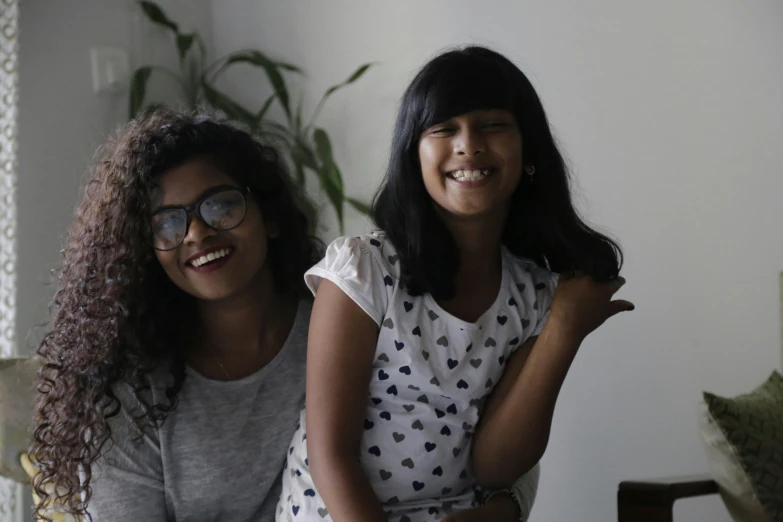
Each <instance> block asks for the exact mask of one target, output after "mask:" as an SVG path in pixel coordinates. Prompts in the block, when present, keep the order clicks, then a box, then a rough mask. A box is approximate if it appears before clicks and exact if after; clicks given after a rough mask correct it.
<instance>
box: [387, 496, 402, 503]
mask: <svg viewBox="0 0 783 522" xmlns="http://www.w3.org/2000/svg"><path fill="white" fill-rule="evenodd" d="M386 503H387V504H399V503H400V499H398V498H397V497H392V498H390V499H389V500H387V501H386Z"/></svg>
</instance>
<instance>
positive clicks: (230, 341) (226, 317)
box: [196, 267, 293, 357]
mask: <svg viewBox="0 0 783 522" xmlns="http://www.w3.org/2000/svg"><path fill="white" fill-rule="evenodd" d="M290 301H293V298H292V297H287V296H283V295H280V294H277V293H276V292H275V290H274V282H273V280H272V274H271V270H269V268H268V267H264V268H262V270H261V271H260V272H259V273H258V275H257V276H256V277H255V279H254V280H253V281H251V283H250V284H248V285H247V287H246V288H245V289H244V290H243V291H242V292H241V293H239V294H238V295H235V296H232V297H231V298H228V299H223V300H220V301H199V302H198V316H199V327H198V328H197V333H196V335H197V336H198V337H201V339H198V338H197V341H196V342H197V344H204V343H208V344H209V345H210V346H211V347H212V349H214V350H218V351H219V352H221V353H236V354H240V353H241V354H247V355H251V356H255V357H258V356H259V355H260V356H262V357H263V355H264V352H266V351H268V350H270V349H274V347H275V346H276V345H277V344H280V340H279V339H278V337H279V336H280V334H281V333H282V332H280V331H279V330H280V328H278V326H280V325H281V324H283V323H284V321H281V320H280V319H281V316H282V315H283V314H285V313H286V312H287V311H288V310H289V309H290V308H289V306H287V305H288V304H289V302H290ZM286 333H287V332H286ZM283 340H284V339H283Z"/></svg>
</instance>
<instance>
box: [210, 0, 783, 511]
mask: <svg viewBox="0 0 783 522" xmlns="http://www.w3.org/2000/svg"><path fill="white" fill-rule="evenodd" d="M213 16H214V26H213V34H214V45H215V50H216V52H217V54H222V53H226V52H230V51H233V50H235V49H238V48H240V47H243V46H257V47H260V48H261V49H264V50H266V51H267V52H268V53H270V54H271V55H273V56H275V57H279V58H285V59H286V60H287V61H289V62H293V63H296V64H299V65H301V66H302V67H304V69H305V70H306V71H307V72H308V73H309V76H308V78H307V84H306V85H307V88H308V89H309V90H308V93H309V98H308V99H309V101H311V102H313V101H314V100H315V99H316V96H317V95H319V94H320V92H322V91H323V89H325V88H326V87H328V86H329V85H330V84H332V83H335V82H336V81H339V80H341V79H342V78H343V77H344V76H345V75H347V74H348V73H349V72H350V71H351V70H352V69H353V68H354V67H355V66H356V65H358V64H359V63H361V62H365V61H380V62H381V65H379V66H378V67H377V69H375V70H374V71H372V72H371V73H370V74H369V75H368V76H367V77H366V78H365V79H363V80H362V81H361V82H360V83H359V84H357V85H356V86H355V87H353V88H351V89H350V91H348V90H346V91H344V92H342V93H340V94H339V95H337V96H336V97H335V99H334V100H332V101H333V103H332V104H331V106H330V107H328V108H327V110H326V111H325V112H324V117H323V120H322V123H323V124H324V125H325V126H326V127H327V128H328V129H329V130H330V132H331V133H332V135H333V137H334V140H335V142H336V144H335V146H336V149H337V151H336V153H337V156H338V159H339V161H340V163H341V164H342V166H343V167H344V172H345V174H346V178H347V186H348V187H350V188H351V190H353V192H354V193H356V194H360V195H365V196H369V195H370V194H371V193H372V191H373V189H374V188H375V187H376V186H377V184H378V182H379V180H380V178H381V174H382V172H383V169H384V163H385V159H386V154H387V150H388V143H389V138H390V134H391V125H392V121H393V117H394V110H395V104H396V101H397V99H398V98H399V96H400V95H401V93H402V91H403V89H404V88H405V86H406V84H407V82H408V81H409V80H410V79H411V77H412V74H413V73H414V71H415V70H416V69H417V68H418V67H419V66H420V65H421V64H422V63H423V62H424V61H425V60H426V59H427V58H428V57H430V56H431V55H433V54H434V53H435V52H437V51H438V50H440V49H442V48H444V47H446V46H449V45H453V44H461V43H468V42H479V43H483V44H489V45H491V46H493V47H495V48H496V49H498V50H500V51H502V52H504V53H506V54H507V55H508V56H509V57H511V58H512V59H514V60H515V61H516V62H517V63H518V64H519V65H520V67H521V68H522V69H523V70H524V71H525V72H527V73H528V74H529V75H530V76H531V78H532V80H533V82H534V84H535V85H536V87H537V88H538V89H539V92H540V94H541V96H542V98H543V100H544V103H545V106H546V108H547V109H548V112H549V115H550V116H551V119H552V122H553V124H554V126H555V129H556V132H557V134H558V135H559V137H560V138H561V139H562V142H563V143H564V145H565V149H566V151H567V154H568V156H569V157H570V159H571V161H572V163H573V165H574V170H575V173H576V174H577V176H578V179H579V184H580V187H581V195H582V196H583V198H584V201H585V202H586V204H585V210H586V213H587V215H588V217H589V218H590V219H591V220H593V221H594V222H596V223H599V224H602V225H605V227H606V228H607V229H608V230H609V231H611V232H612V233H613V234H615V235H616V236H618V237H619V238H620V239H621V242H622V244H623V246H624V248H625V252H626V254H627V264H626V268H625V276H626V277H627V279H628V281H629V283H628V285H627V287H626V289H625V290H624V291H623V296H624V297H628V298H630V299H633V300H634V301H635V302H636V304H637V311H636V312H635V313H634V314H631V315H626V316H624V317H622V318H618V319H616V320H613V321H612V322H611V324H609V325H607V326H606V327H605V328H603V329H602V330H601V331H600V332H598V333H596V334H594V335H593V336H592V337H590V338H589V339H588V341H587V342H586V343H585V344H584V346H583V348H582V352H581V353H580V355H579V357H578V358H577V360H576V362H575V364H574V366H573V369H572V371H571V374H570V376H569V378H568V380H567V382H566V385H565V387H564V389H563V392H562V396H561V400H560V403H559V406H558V410H557V414H556V418H555V421H554V430H553V433H552V439H551V443H550V446H549V449H548V451H547V454H546V456H545V459H544V474H543V479H542V487H541V490H540V495H539V498H538V503H537V507H536V509H535V512H534V517H533V520H534V521H535V522H539V521H550V520H558V521H587V522H598V521H606V520H614V519H616V518H615V517H616V515H615V492H616V488H617V484H618V482H620V481H621V480H623V479H629V478H639V477H651V476H666V475H673V474H681V473H692V472H702V471H706V469H707V464H706V461H705V459H704V456H703V451H702V448H701V447H700V445H699V437H698V433H697V427H696V426H697V424H696V418H695V409H696V408H695V405H696V402H697V401H698V400H699V398H700V393H701V392H702V390H711V391H714V392H717V393H722V394H734V393H739V392H742V391H746V390H749V389H750V388H751V387H754V386H755V385H756V384H758V383H759V382H760V381H761V380H762V379H764V378H766V377H767V376H768V374H769V373H770V372H771V371H772V370H773V369H774V368H780V365H781V346H780V338H779V336H780V324H779V321H780V312H779V300H778V299H779V297H778V295H777V291H778V286H777V277H778V276H777V274H778V272H779V271H781V270H783V241H781V236H780V224H781V223H783V204H781V202H782V201H783V176H782V175H781V171H780V165H782V164H783V148H781V146H780V143H782V142H783V100H782V99H781V95H780V94H779V93H780V90H779V89H780V85H783V68H781V67H780V59H779V56H780V52H781V49H783V30H781V28H782V27H783V4H781V3H780V2H779V1H777V0H752V1H748V2H737V1H736V0H685V1H683V0H662V1H659V2H627V1H624V0H601V1H599V2H583V1H581V0H560V1H557V2H532V1H512V0H484V1H483V2H475V1H473V0H428V1H427V2H421V1H419V0H397V1H396V2H360V1H351V0H330V1H329V2H323V1H321V0H292V1H288V2H277V1H257V2H246V1H243V0H220V1H215V2H213ZM466 81H470V80H468V79H466ZM232 83H233V88H234V92H238V93H240V94H241V96H242V97H243V99H244V100H248V101H249V100H256V102H257V103H258V101H259V100H260V99H261V97H260V93H259V92H257V87H255V86H256V85H257V84H258V81H254V80H251V75H250V74H249V73H248V74H237V75H236V76H235V77H233V79H232ZM366 226H367V225H366V223H365V222H364V221H363V220H362V219H360V218H358V217H357V216H355V215H352V216H351V218H350V221H349V226H348V230H347V231H348V232H358V231H360V230H362V229H363V228H365V227H366ZM330 234H331V235H333V234H334V229H333V228H332V229H331V230H330ZM676 516H677V517H679V518H678V519H679V520H689V521H708V520H709V521H711V522H719V521H727V520H729V519H728V516H727V515H726V514H725V513H724V510H723V508H722V506H721V504H720V501H719V500H718V499H717V497H712V498H708V499H704V500H690V501H684V502H682V503H681V504H678V506H677V508H676Z"/></svg>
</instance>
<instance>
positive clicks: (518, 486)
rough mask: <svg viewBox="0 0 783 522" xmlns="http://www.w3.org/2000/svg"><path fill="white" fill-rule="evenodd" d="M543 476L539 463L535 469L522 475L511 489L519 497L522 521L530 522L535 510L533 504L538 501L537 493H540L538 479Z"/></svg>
mask: <svg viewBox="0 0 783 522" xmlns="http://www.w3.org/2000/svg"><path fill="white" fill-rule="evenodd" d="M540 476H541V464H540V463H537V464H536V465H535V466H533V469H531V470H530V471H528V472H527V473H525V474H524V475H522V476H521V477H519V478H518V479H517V481H516V482H514V485H513V486H511V489H512V490H513V491H514V493H515V494H516V495H517V498H518V499H519V503H520V508H521V510H522V516H521V517H520V520H528V519H529V518H530V512H531V511H532V510H533V502H535V500H536V493H538V479H539V478H540Z"/></svg>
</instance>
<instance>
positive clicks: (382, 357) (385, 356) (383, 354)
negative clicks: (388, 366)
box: [378, 353, 389, 363]
mask: <svg viewBox="0 0 783 522" xmlns="http://www.w3.org/2000/svg"><path fill="white" fill-rule="evenodd" d="M378 360H379V361H383V362H386V363H387V362H389V356H388V355H386V354H385V353H382V354H380V355H379V356H378Z"/></svg>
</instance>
